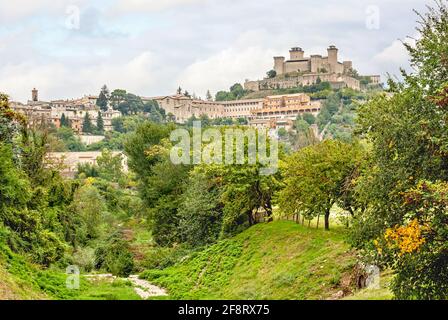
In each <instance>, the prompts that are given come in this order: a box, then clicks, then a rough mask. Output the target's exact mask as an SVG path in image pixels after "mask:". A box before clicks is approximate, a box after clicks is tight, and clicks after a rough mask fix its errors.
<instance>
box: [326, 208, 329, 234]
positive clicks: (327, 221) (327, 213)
mask: <svg viewBox="0 0 448 320" xmlns="http://www.w3.org/2000/svg"><path fill="white" fill-rule="evenodd" d="M325 230H330V209H327V210H325Z"/></svg>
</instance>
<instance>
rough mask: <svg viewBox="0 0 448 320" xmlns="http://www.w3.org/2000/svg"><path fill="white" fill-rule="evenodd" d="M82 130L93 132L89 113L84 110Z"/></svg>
mask: <svg viewBox="0 0 448 320" xmlns="http://www.w3.org/2000/svg"><path fill="white" fill-rule="evenodd" d="M82 132H84V133H92V132H93V124H92V120H90V115H89V113H88V112H86V115H85V116H84V121H83V122H82Z"/></svg>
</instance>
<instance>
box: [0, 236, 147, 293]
mask: <svg viewBox="0 0 448 320" xmlns="http://www.w3.org/2000/svg"><path fill="white" fill-rule="evenodd" d="M5 299H14V300H22V299H26V300H29V299H63V300H65V299H68V300H85V299H88V300H128V299H129V300H136V299H140V297H139V296H138V295H137V294H136V293H135V291H134V289H133V288H132V286H131V284H130V283H129V282H126V281H122V280H116V281H114V282H106V281H101V282H90V281H88V280H86V279H85V278H83V277H81V279H80V288H79V289H78V290H74V289H68V288H67V287H66V275H65V274H64V273H63V272H61V271H57V270H41V269H40V268H39V267H37V266H34V265H32V264H30V263H29V262H27V261H26V260H25V259H24V258H23V257H22V256H20V255H18V254H15V253H13V252H11V250H10V249H9V248H8V247H6V246H5V245H2V244H0V300H5Z"/></svg>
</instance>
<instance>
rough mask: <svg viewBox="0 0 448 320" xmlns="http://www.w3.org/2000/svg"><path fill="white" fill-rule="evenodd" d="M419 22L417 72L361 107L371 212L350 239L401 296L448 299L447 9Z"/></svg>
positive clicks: (414, 51)
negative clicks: (389, 273) (390, 277)
mask: <svg viewBox="0 0 448 320" xmlns="http://www.w3.org/2000/svg"><path fill="white" fill-rule="evenodd" d="M419 17H420V21H419V28H418V32H419V35H418V36H417V37H416V39H417V40H416V43H415V46H411V45H406V48H407V50H408V52H409V54H410V61H411V64H412V66H413V69H414V70H415V73H413V74H407V73H405V72H403V78H404V82H403V83H397V82H395V81H392V80H389V88H390V91H391V93H392V94H391V95H388V96H386V95H377V96H376V97H375V98H374V99H372V100H371V101H369V102H368V103H366V104H363V105H361V106H360V107H359V111H358V114H359V116H358V123H359V128H358V131H359V133H361V134H362V135H364V137H365V138H366V139H367V140H368V141H369V143H370V144H371V152H370V157H369V166H368V167H367V168H365V169H364V170H363V172H362V174H361V176H360V178H359V179H357V185H356V189H357V198H358V199H359V201H360V202H363V203H365V206H366V210H365V211H364V213H363V214H362V215H360V216H359V217H358V218H357V219H356V221H355V222H356V223H355V225H354V228H353V231H352V237H351V239H352V242H353V244H354V245H355V246H356V247H358V248H360V249H363V250H365V251H364V252H365V257H366V259H367V258H368V257H372V259H373V260H374V261H375V262H376V263H379V264H385V265H386V266H388V267H390V268H392V269H393V270H394V271H395V272H396V278H395V281H394V283H393V286H392V288H393V291H394V293H395V295H396V297H397V298H399V299H421V298H424V299H446V298H447V290H446V283H447V282H446V281H447V280H446V279H447V276H446V270H448V259H447V248H446V243H447V242H446V234H447V232H448V229H447V223H446V220H444V219H446V218H443V215H441V212H442V211H444V212H445V216H446V203H445V202H444V201H445V200H444V199H445V197H446V196H445V195H444V192H445V191H444V190H445V188H446V186H445V185H444V184H445V182H446V181H448V169H447V168H448V166H447V163H448V156H447V155H448V152H447V150H448V148H447V146H448V136H447V130H446V126H447V119H448V113H447V110H448V109H447V106H448V104H447V101H448V99H447V97H448V86H447V82H446V79H447V76H448V64H447V63H446V52H448V42H447V41H446V39H448V7H447V5H446V4H444V3H443V2H437V5H436V7H434V8H429V11H428V12H427V13H425V14H420V15H419ZM443 234H444V235H443ZM436 239H437V240H436ZM422 241H423V242H422ZM409 243H411V244H415V245H416V247H412V246H407V245H405V244H409Z"/></svg>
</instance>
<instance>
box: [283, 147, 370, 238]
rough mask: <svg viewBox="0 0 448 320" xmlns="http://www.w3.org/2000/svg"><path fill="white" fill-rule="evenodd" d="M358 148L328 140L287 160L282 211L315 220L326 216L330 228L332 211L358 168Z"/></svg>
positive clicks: (327, 227) (326, 226) (307, 148)
mask: <svg viewBox="0 0 448 320" xmlns="http://www.w3.org/2000/svg"><path fill="white" fill-rule="evenodd" d="M360 155H361V151H360V148H359V147H358V146H357V145H349V144H344V143H342V142H339V141H333V140H326V141H323V142H322V143H320V144H316V145H312V146H309V147H306V148H303V149H301V150H299V151H298V152H296V153H294V154H292V155H291V156H290V157H288V158H287V160H286V161H285V168H284V172H283V174H284V184H285V187H284V188H283V189H282V190H281V191H280V193H279V204H280V208H281V211H282V212H283V213H284V214H286V215H293V214H297V213H300V214H302V215H303V216H305V217H307V218H309V219H311V218H313V217H316V216H317V217H320V216H321V215H323V216H324V220H325V229H326V230H329V228H330V210H331V208H332V207H333V205H334V204H335V203H336V202H337V201H338V199H339V197H340V196H341V194H342V190H343V185H344V182H345V180H346V178H347V177H348V176H350V175H351V173H352V172H353V170H355V168H356V167H357V166H358V159H360Z"/></svg>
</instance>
